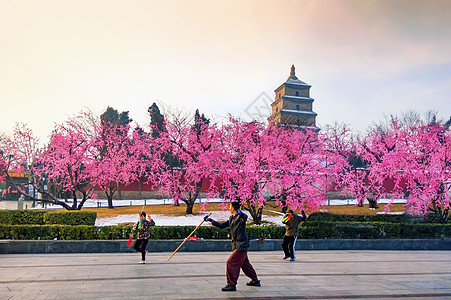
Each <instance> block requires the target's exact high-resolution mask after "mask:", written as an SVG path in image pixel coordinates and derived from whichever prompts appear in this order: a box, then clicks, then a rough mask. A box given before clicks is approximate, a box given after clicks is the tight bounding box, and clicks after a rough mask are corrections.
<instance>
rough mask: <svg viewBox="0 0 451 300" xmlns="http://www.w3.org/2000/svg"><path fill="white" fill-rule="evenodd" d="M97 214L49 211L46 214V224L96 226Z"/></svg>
mask: <svg viewBox="0 0 451 300" xmlns="http://www.w3.org/2000/svg"><path fill="white" fill-rule="evenodd" d="M96 218H97V213H96V212H91V211H66V212H52V211H47V212H46V213H45V214H44V224H48V225H50V224H60V225H94V224H95V222H96Z"/></svg>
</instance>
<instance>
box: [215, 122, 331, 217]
mask: <svg viewBox="0 0 451 300" xmlns="http://www.w3.org/2000/svg"><path fill="white" fill-rule="evenodd" d="M222 132H223V137H222V142H221V145H222V150H221V151H220V152H221V155H218V157H219V158H220V160H219V165H218V167H217V169H218V170H219V172H218V174H217V176H218V177H219V178H221V179H222V180H223V187H222V189H223V191H222V192H223V193H224V197H225V198H226V199H227V201H239V202H241V203H242V204H243V205H245V208H246V209H247V210H249V212H250V214H251V216H252V218H253V220H254V223H255V224H260V223H261V217H262V210H263V207H264V205H265V204H266V203H267V200H268V199H277V201H276V204H277V205H280V206H283V207H290V208H292V209H308V210H310V211H316V210H318V209H319V207H321V205H323V204H324V200H325V195H326V182H327V169H326V168H325V164H324V163H323V159H322V156H323V154H322V152H321V151H322V150H321V143H320V140H319V139H318V137H317V133H316V132H313V131H309V130H297V129H291V128H287V127H281V128H277V127H275V126H273V125H272V124H270V125H269V126H268V127H265V126H264V125H263V124H261V123H258V122H255V121H254V122H243V121H240V120H237V119H234V118H230V122H229V124H226V125H224V126H223V128H222Z"/></svg>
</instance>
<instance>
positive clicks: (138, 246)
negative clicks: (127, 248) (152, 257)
mask: <svg viewBox="0 0 451 300" xmlns="http://www.w3.org/2000/svg"><path fill="white" fill-rule="evenodd" d="M148 218H149V220H146V213H145V212H141V214H140V215H139V221H138V222H136V224H135V225H134V226H133V231H136V230H138V237H137V239H136V241H135V244H134V245H133V249H135V250H136V251H138V252H141V261H140V262H139V263H140V264H145V263H146V247H147V243H148V242H149V239H150V226H155V222H154V220H152V218H151V216H149V217H148Z"/></svg>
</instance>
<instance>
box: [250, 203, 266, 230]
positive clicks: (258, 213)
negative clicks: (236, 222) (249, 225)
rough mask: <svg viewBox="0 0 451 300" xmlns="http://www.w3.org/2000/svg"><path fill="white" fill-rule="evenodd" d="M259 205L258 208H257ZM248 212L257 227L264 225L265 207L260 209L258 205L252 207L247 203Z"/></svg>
mask: <svg viewBox="0 0 451 300" xmlns="http://www.w3.org/2000/svg"><path fill="white" fill-rule="evenodd" d="M255 205H257V208H256V207H255ZM247 210H248V211H249V213H250V214H251V217H252V221H253V222H254V224H255V225H260V224H261V223H262V215H263V207H258V204H253V205H250V204H249V202H248V203H247Z"/></svg>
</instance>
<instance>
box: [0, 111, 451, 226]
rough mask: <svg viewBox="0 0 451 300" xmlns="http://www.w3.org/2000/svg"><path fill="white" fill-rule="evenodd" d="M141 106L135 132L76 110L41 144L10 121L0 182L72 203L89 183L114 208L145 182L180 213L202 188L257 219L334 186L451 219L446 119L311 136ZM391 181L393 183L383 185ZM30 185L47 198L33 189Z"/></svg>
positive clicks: (107, 115)
mask: <svg viewBox="0 0 451 300" xmlns="http://www.w3.org/2000/svg"><path fill="white" fill-rule="evenodd" d="M148 113H149V118H150V121H149V126H147V127H146V128H143V127H139V126H136V127H133V128H132V120H131V119H130V118H129V116H128V112H121V113H119V112H118V111H117V110H115V109H114V108H111V107H108V108H107V109H106V111H105V112H104V113H103V114H102V115H100V116H97V115H95V114H93V113H92V112H90V111H85V112H81V113H79V114H78V115H76V116H74V117H71V118H69V119H68V120H67V121H65V122H63V123H62V124H57V125H56V126H55V128H54V129H53V132H52V134H51V137H50V140H49V142H48V143H47V144H46V145H44V146H40V144H39V140H38V139H37V138H36V137H35V136H34V135H33V132H32V130H31V129H29V128H27V126H26V125H25V124H17V125H16V126H15V128H14V133H13V135H12V136H11V137H6V136H2V137H1V139H0V180H2V181H7V182H8V183H9V184H10V186H11V187H12V188H14V189H17V191H18V192H19V193H20V194H22V195H24V196H27V197H28V198H29V199H32V200H39V201H43V202H45V203H52V204H55V205H60V206H62V207H64V208H66V209H68V210H80V209H81V208H82V207H83V205H84V203H85V202H86V200H88V199H97V195H96V194H95V193H94V188H95V187H99V188H100V189H101V190H102V191H103V192H104V193H105V196H106V198H107V199H108V207H109V208H113V201H112V199H113V196H114V194H115V192H116V191H117V190H118V187H119V185H127V184H130V183H132V182H135V181H137V180H144V181H145V182H147V183H148V184H150V185H152V186H153V187H154V188H158V190H159V192H160V193H161V195H162V196H166V197H170V198H172V199H173V201H174V204H176V205H177V204H179V203H180V202H181V201H182V202H184V203H185V204H186V213H187V214H192V213H193V205H194V202H195V201H196V199H197V198H198V197H199V193H200V190H201V187H202V185H203V184H205V183H209V186H208V188H207V194H208V198H211V197H214V198H221V199H224V201H225V202H228V201H240V202H241V203H242V205H243V207H244V208H245V209H247V210H248V211H249V212H250V214H251V216H252V217H253V220H254V222H255V223H256V224H259V223H260V222H261V216H262V210H263V207H264V206H265V204H267V202H268V200H275V203H276V205H279V206H282V207H283V208H285V209H286V208H291V209H293V210H296V209H304V210H306V211H309V212H315V211H318V210H319V209H320V208H321V207H322V206H323V205H324V203H325V200H326V198H327V195H326V191H327V186H328V185H331V184H333V185H335V186H336V187H337V188H338V189H339V190H341V191H342V193H343V194H345V195H347V196H351V197H355V198H356V199H357V205H362V204H363V201H364V200H365V199H367V200H368V201H369V203H370V207H373V208H375V207H377V205H378V200H379V199H381V198H383V197H390V198H392V199H396V198H405V199H406V200H407V204H406V210H407V212H409V213H411V214H416V215H421V216H425V215H427V214H428V213H430V212H432V213H434V214H437V215H438V216H440V218H441V220H442V221H443V222H445V221H446V220H447V218H448V212H449V206H450V193H451V191H450V189H451V131H450V125H451V119H450V120H449V121H447V122H442V121H437V120H436V119H435V116H434V115H433V114H432V115H430V116H429V117H428V118H421V117H419V116H418V115H417V114H415V113H406V114H404V115H402V116H401V117H397V116H390V117H388V118H387V120H385V121H384V122H381V123H379V124H373V125H372V126H371V127H370V128H369V129H368V130H367V132H366V133H365V134H357V133H355V132H354V131H352V130H351V129H350V127H349V126H348V125H346V124H333V125H327V126H325V127H324V128H322V129H321V130H320V131H318V130H309V129H307V128H294V127H290V126H279V127H276V126H274V124H272V122H271V121H270V122H269V123H268V124H263V123H260V122H257V121H251V122H246V121H243V120H240V119H239V118H235V117H233V116H229V117H228V119H227V120H226V121H225V122H223V123H222V124H219V123H214V122H211V120H209V119H208V118H207V117H205V116H204V115H203V114H200V113H199V111H198V110H197V111H196V113H195V115H194V117H191V116H187V115H186V114H182V113H179V114H172V115H169V114H166V115H163V114H162V113H161V112H160V110H159V108H158V106H157V105H156V104H155V103H154V104H153V105H152V106H151V107H149V109H148ZM13 173H24V174H25V175H26V177H27V178H28V183H27V184H21V183H19V182H17V181H16V180H15V178H14V176H12V174H13ZM386 180H391V181H392V182H393V183H394V187H393V188H392V189H391V190H390V191H387V190H385V188H384V182H385V181H386ZM29 185H32V186H33V187H34V189H35V190H37V191H38V192H39V193H40V194H41V195H42V199H37V198H35V196H34V195H31V194H29V193H28V186H29ZM7 192H9V189H5V190H4V191H3V193H7ZM388 192H390V193H388ZM64 198H66V199H67V198H70V199H72V201H71V202H67V201H64ZM204 205H205V204H204ZM390 205H391V204H390V203H389V204H388V205H386V210H389V208H390Z"/></svg>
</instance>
